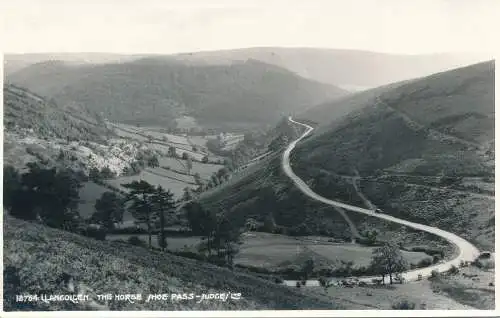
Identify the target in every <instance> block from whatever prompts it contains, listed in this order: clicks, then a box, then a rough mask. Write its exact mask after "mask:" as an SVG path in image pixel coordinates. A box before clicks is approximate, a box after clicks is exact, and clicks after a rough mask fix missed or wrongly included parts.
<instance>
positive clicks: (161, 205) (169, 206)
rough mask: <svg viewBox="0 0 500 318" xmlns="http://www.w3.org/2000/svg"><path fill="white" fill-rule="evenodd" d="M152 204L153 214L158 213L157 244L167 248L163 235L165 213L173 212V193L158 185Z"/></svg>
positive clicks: (163, 248)
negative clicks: (158, 231) (158, 232)
mask: <svg viewBox="0 0 500 318" xmlns="http://www.w3.org/2000/svg"><path fill="white" fill-rule="evenodd" d="M153 204H154V209H155V214H156V215H158V217H159V219H160V239H159V243H160V244H159V245H160V248H161V249H162V250H165V249H166V248H167V241H166V236H165V225H166V222H165V213H167V214H173V213H174V212H175V201H174V195H173V193H172V192H170V190H164V189H163V188H162V187H161V186H158V187H157V188H156V189H155V191H154V194H153Z"/></svg>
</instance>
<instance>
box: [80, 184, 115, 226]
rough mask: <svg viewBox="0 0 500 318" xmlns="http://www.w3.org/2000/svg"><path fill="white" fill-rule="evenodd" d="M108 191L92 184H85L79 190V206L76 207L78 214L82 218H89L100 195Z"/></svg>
mask: <svg viewBox="0 0 500 318" xmlns="http://www.w3.org/2000/svg"><path fill="white" fill-rule="evenodd" d="M106 191H110V190H109V189H107V188H105V187H103V186H101V185H98V184H96V183H94V182H86V183H84V184H83V187H82V188H81V189H80V204H79V205H78V212H79V213H80V215H81V216H82V217H84V218H89V217H91V216H92V214H93V213H94V211H95V209H94V204H95V202H96V200H97V199H99V198H100V197H101V195H102V194H103V193H104V192H106Z"/></svg>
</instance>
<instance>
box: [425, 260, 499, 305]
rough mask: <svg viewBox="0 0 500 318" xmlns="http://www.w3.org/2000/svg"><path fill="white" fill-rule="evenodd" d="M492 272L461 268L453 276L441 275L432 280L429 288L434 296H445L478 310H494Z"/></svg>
mask: <svg viewBox="0 0 500 318" xmlns="http://www.w3.org/2000/svg"><path fill="white" fill-rule="evenodd" d="M494 281H495V278H494V272H493V270H482V269H478V268H475V267H473V266H471V267H467V268H461V269H460V272H459V273H457V274H455V275H441V276H440V277H438V278H436V279H432V281H431V288H432V290H433V292H434V293H435V294H440V295H445V296H447V297H449V298H451V299H454V300H455V301H457V302H459V303H461V304H464V305H467V306H471V307H475V308H478V309H490V310H491V309H494V308H495V287H493V286H489V284H490V283H491V282H494Z"/></svg>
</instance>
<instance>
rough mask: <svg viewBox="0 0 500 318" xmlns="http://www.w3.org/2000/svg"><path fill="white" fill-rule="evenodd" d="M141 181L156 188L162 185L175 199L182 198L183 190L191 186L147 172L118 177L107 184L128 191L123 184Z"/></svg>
mask: <svg viewBox="0 0 500 318" xmlns="http://www.w3.org/2000/svg"><path fill="white" fill-rule="evenodd" d="M139 180H144V181H147V182H149V183H150V184H152V185H154V186H157V185H161V186H162V187H163V188H165V189H169V190H170V191H171V192H172V193H173V194H174V196H175V197H180V196H182V194H183V193H184V191H183V189H184V188H185V187H187V186H189V184H187V183H185V182H181V181H177V180H174V179H170V178H166V177H161V176H158V175H156V174H153V173H151V172H148V171H145V170H143V171H141V173H140V174H139V175H136V176H124V177H118V178H116V179H111V180H108V181H106V182H108V183H109V184H111V185H113V186H115V187H118V188H120V189H123V190H125V191H127V189H125V188H124V187H122V186H121V185H122V184H124V183H130V182H132V181H139Z"/></svg>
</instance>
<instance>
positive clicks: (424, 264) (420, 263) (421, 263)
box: [417, 257, 432, 268]
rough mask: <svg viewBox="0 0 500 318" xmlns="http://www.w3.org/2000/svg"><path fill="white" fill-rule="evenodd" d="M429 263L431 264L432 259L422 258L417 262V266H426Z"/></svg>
mask: <svg viewBox="0 0 500 318" xmlns="http://www.w3.org/2000/svg"><path fill="white" fill-rule="evenodd" d="M431 265H432V259H430V258H429V257H427V258H424V259H423V260H421V261H420V262H418V263H417V267H418V268H423V267H428V266H431Z"/></svg>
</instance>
